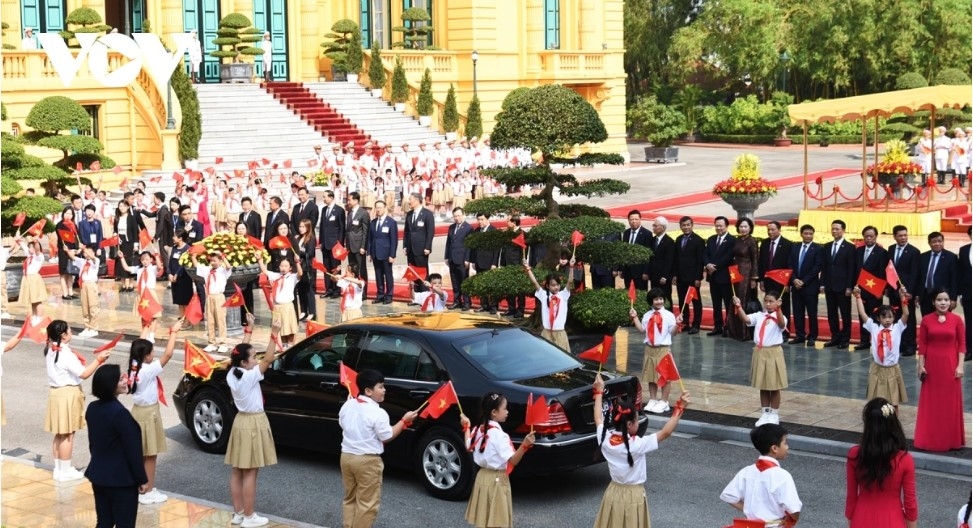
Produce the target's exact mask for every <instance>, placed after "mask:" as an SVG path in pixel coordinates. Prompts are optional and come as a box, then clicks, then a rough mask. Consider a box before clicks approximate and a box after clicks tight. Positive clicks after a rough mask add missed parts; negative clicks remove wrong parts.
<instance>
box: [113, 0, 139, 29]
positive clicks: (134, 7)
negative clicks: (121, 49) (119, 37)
mask: <svg viewBox="0 0 973 528" xmlns="http://www.w3.org/2000/svg"><path fill="white" fill-rule="evenodd" d="M146 2H148V0H105V24H108V25H109V26H111V27H112V28H118V32H119V33H124V34H125V35H131V34H132V33H142V32H143V31H144V21H145V16H146V15H145V13H146V10H145V4H146Z"/></svg>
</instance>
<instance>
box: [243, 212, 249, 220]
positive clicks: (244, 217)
mask: <svg viewBox="0 0 973 528" xmlns="http://www.w3.org/2000/svg"><path fill="white" fill-rule="evenodd" d="M247 220H250V213H243V221H244V222H246V221H247Z"/></svg>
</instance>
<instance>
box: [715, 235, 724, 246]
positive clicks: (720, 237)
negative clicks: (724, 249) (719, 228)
mask: <svg viewBox="0 0 973 528" xmlns="http://www.w3.org/2000/svg"><path fill="white" fill-rule="evenodd" d="M716 245H717V246H721V245H723V235H720V236H718V237H716Z"/></svg>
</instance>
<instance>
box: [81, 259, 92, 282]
mask: <svg viewBox="0 0 973 528" xmlns="http://www.w3.org/2000/svg"><path fill="white" fill-rule="evenodd" d="M89 268H91V262H90V261H88V260H86V261H84V266H82V267H81V273H79V274H78V288H84V274H85V273H88V269H89Z"/></svg>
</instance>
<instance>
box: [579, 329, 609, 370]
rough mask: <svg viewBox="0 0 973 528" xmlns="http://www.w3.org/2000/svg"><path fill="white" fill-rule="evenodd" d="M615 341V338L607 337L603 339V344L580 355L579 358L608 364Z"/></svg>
mask: <svg viewBox="0 0 973 528" xmlns="http://www.w3.org/2000/svg"><path fill="white" fill-rule="evenodd" d="M614 339H615V338H614V337H612V336H610V335H606V336H605V337H604V338H602V340H601V343H598V344H597V345H595V346H593V347H591V348H589V349H588V350H585V351H584V352H582V353H580V354H578V357H579V358H581V359H588V360H591V361H597V362H598V363H602V364H604V363H607V362H608V356H610V355H611V351H612V341H614Z"/></svg>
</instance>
